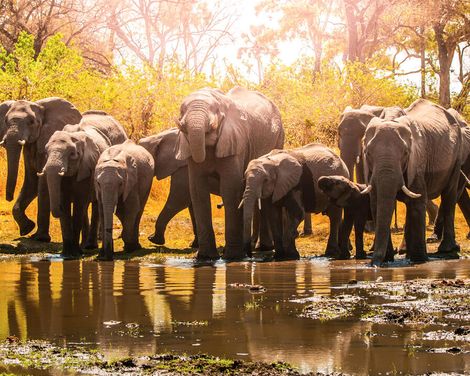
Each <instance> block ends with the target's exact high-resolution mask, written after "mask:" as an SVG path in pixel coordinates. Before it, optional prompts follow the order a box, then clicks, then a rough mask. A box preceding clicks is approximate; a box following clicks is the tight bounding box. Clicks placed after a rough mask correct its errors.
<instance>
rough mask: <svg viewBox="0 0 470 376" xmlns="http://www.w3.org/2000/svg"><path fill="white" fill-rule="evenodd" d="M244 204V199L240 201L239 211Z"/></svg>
mask: <svg viewBox="0 0 470 376" xmlns="http://www.w3.org/2000/svg"><path fill="white" fill-rule="evenodd" d="M244 202H245V199H244V198H242V200H241V201H240V204H239V205H238V209H241V208H242V207H243V204H244Z"/></svg>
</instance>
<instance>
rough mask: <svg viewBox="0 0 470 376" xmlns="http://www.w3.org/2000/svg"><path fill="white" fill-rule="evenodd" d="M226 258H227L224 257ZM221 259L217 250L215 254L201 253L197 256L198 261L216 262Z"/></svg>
mask: <svg viewBox="0 0 470 376" xmlns="http://www.w3.org/2000/svg"><path fill="white" fill-rule="evenodd" d="M224 258H225V257H224ZM218 259H220V255H219V254H218V252H217V251H216V250H214V251H213V252H210V253H209V252H201V251H199V252H198V253H197V255H196V260H197V261H215V260H218Z"/></svg>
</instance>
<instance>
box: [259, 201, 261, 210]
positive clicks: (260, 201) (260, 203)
mask: <svg viewBox="0 0 470 376" xmlns="http://www.w3.org/2000/svg"><path fill="white" fill-rule="evenodd" d="M258 209H259V210H261V199H260V198H259V199H258Z"/></svg>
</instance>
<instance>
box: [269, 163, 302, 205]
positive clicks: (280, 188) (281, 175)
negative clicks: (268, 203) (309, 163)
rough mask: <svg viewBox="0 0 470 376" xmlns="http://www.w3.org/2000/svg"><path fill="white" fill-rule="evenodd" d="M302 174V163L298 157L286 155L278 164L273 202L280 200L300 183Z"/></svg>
mask: <svg viewBox="0 0 470 376" xmlns="http://www.w3.org/2000/svg"><path fill="white" fill-rule="evenodd" d="M301 176H302V165H301V164H300V163H299V161H298V160H297V159H295V158H294V157H292V156H290V155H286V157H285V158H283V159H281V161H280V162H279V165H278V166H277V178H276V183H275V184H274V192H273V199H272V200H273V202H277V201H279V200H280V199H281V198H283V197H284V196H285V195H286V194H287V192H289V191H290V190H292V189H293V188H295V186H296V185H297V184H299V181H300V178H301Z"/></svg>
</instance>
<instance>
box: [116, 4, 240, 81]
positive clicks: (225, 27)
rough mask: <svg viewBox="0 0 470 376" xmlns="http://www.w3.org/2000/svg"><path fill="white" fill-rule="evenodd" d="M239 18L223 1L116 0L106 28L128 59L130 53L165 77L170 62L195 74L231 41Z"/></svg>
mask: <svg viewBox="0 0 470 376" xmlns="http://www.w3.org/2000/svg"><path fill="white" fill-rule="evenodd" d="M236 19H237V16H236V14H234V13H233V12H231V9H228V8H227V6H226V5H225V4H224V3H223V2H222V1H220V0H216V1H193V0H117V1H116V2H115V3H114V5H113V7H112V9H110V17H109V22H108V27H109V28H110V30H111V31H112V32H113V34H114V36H115V39H116V49H117V50H118V51H119V53H120V54H121V56H122V58H123V59H124V60H128V57H129V52H130V53H131V54H132V55H133V56H134V57H136V58H137V60H138V61H140V63H143V64H145V65H147V66H149V67H152V68H153V69H155V70H156V71H157V72H158V73H159V74H160V75H162V73H163V70H164V67H165V63H167V62H168V60H171V59H176V60H178V61H179V62H180V63H181V64H182V65H183V66H184V68H187V69H188V70H190V71H191V72H192V73H194V74H197V73H200V72H202V71H203V70H204V69H205V68H207V66H208V64H209V63H211V62H212V61H213V60H214V59H215V51H216V49H217V48H218V47H220V46H222V45H223V44H224V43H226V42H230V41H232V36H231V28H232V26H233V24H234V23H235V21H236Z"/></svg>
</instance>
